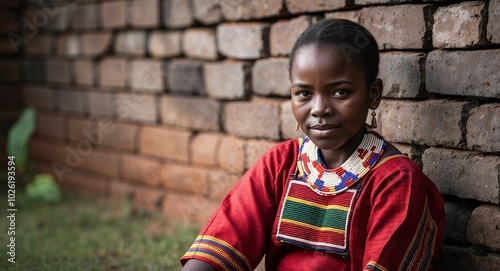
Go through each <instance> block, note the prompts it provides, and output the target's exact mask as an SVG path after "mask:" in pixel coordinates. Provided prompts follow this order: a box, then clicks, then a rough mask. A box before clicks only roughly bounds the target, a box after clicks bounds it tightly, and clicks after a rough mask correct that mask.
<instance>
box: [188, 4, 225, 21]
mask: <svg viewBox="0 0 500 271" xmlns="http://www.w3.org/2000/svg"><path fill="white" fill-rule="evenodd" d="M192 5H193V16H194V18H195V19H196V20H197V21H198V22H200V23H202V24H205V25H209V24H215V23H218V22H220V21H222V11H221V8H220V6H219V0H192Z"/></svg>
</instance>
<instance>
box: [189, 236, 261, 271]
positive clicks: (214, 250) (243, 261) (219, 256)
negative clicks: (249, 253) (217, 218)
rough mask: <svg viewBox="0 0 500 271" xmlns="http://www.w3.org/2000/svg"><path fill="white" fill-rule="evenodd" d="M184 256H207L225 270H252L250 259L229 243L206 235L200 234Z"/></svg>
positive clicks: (206, 257)
mask: <svg viewBox="0 0 500 271" xmlns="http://www.w3.org/2000/svg"><path fill="white" fill-rule="evenodd" d="M184 257H188V258H189V257H191V258H194V257H196V258H205V259H207V260H210V261H213V262H215V263H216V264H218V265H219V266H220V267H221V268H223V269H224V270H228V271H232V270H238V271H240V270H241V271H244V270H245V271H246V270H252V268H251V265H250V263H249V261H248V259H247V258H246V257H245V255H243V254H242V253H241V252H240V251H239V250H237V249H236V248H234V247H233V246H232V245H230V244H229V243H227V242H225V241H223V240H221V239H218V238H215V237H212V236H206V235H198V237H197V238H196V240H195V241H194V243H193V245H192V246H191V247H190V248H189V250H188V251H187V252H186V254H185V255H184Z"/></svg>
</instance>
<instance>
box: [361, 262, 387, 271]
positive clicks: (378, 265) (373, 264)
mask: <svg viewBox="0 0 500 271" xmlns="http://www.w3.org/2000/svg"><path fill="white" fill-rule="evenodd" d="M367 265H371V266H375V267H376V268H378V269H380V270H383V271H387V269H386V268H385V267H383V266H381V265H380V264H378V263H376V262H375V261H369V262H368V264H367ZM365 270H366V269H365Z"/></svg>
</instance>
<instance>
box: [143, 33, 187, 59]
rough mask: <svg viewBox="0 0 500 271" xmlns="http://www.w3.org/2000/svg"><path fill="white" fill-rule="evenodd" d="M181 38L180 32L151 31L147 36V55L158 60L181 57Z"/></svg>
mask: <svg viewBox="0 0 500 271" xmlns="http://www.w3.org/2000/svg"><path fill="white" fill-rule="evenodd" d="M181 37H182V32H180V31H163V30H155V31H152V32H151V33H150V34H149V42H148V51H149V54H150V55H151V56H153V57H158V58H166V57H174V56H179V55H181V53H182V52H181Z"/></svg>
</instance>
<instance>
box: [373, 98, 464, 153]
mask: <svg viewBox="0 0 500 271" xmlns="http://www.w3.org/2000/svg"><path fill="white" fill-rule="evenodd" d="M470 106H471V104H470V103H468V102H454V101H447V100H428V101H422V102H411V101H397V100H383V101H382V103H381V106H380V109H379V110H378V111H379V112H378V113H379V123H380V128H379V129H380V131H382V134H383V135H384V137H385V138H386V139H387V140H388V141H390V142H405V143H418V144H426V145H429V146H437V145H442V146H449V147H464V145H465V142H464V141H465V140H464V136H465V135H463V134H462V127H461V126H462V114H463V113H465V112H467V110H468V109H469V107H470Z"/></svg>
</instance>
